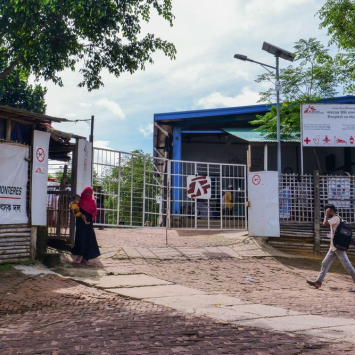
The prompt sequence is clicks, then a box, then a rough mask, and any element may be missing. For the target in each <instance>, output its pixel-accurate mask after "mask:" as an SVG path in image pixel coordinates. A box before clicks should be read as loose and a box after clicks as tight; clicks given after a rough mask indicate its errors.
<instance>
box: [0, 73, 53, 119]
mask: <svg viewBox="0 0 355 355" xmlns="http://www.w3.org/2000/svg"><path fill="white" fill-rule="evenodd" d="M46 92H47V89H46V88H43V87H42V86H41V85H39V84H37V85H30V84H29V83H28V75H27V74H26V73H25V72H24V71H23V70H21V69H19V68H16V69H15V70H13V71H12V72H11V73H9V74H8V75H7V76H6V77H4V78H2V79H0V105H6V106H10V107H14V108H19V109H22V110H27V111H31V112H35V113H41V114H45V113H46V107H47V105H46V104H45V100H44V97H45V94H46Z"/></svg>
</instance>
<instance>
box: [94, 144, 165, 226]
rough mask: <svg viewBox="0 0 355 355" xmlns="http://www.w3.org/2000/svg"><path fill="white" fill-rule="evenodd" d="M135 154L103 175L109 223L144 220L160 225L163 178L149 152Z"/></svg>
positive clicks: (128, 156) (139, 224)
mask: <svg viewBox="0 0 355 355" xmlns="http://www.w3.org/2000/svg"><path fill="white" fill-rule="evenodd" d="M132 153H133V155H127V156H123V157H122V160H121V162H120V165H119V166H115V167H111V168H109V169H108V170H106V171H104V172H103V173H102V174H99V175H101V178H100V180H101V181H100V186H101V187H102V190H103V193H104V195H105V201H104V207H105V223H106V224H118V222H121V223H122V222H123V223H125V224H126V225H135V226H142V224H143V221H144V222H145V221H150V222H152V224H153V225H156V223H157V217H158V215H159V194H160V189H159V188H157V185H158V184H159V183H161V178H160V176H159V175H158V174H157V173H156V172H154V167H153V159H152V158H151V157H150V156H149V155H144V154H143V152H142V151H141V150H135V151H133V152H132ZM144 211H145V212H146V213H145V215H144ZM117 212H118V213H117ZM152 212H153V214H152ZM117 218H119V220H118V219H117Z"/></svg>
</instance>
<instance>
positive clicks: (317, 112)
mask: <svg viewBox="0 0 355 355" xmlns="http://www.w3.org/2000/svg"><path fill="white" fill-rule="evenodd" d="M301 115H302V145H303V146H304V147H355V105H339V104H330V105H328V104H327V105H319V104H307V105H301Z"/></svg>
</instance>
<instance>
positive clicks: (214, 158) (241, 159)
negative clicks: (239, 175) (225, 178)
mask: <svg viewBox="0 0 355 355" xmlns="http://www.w3.org/2000/svg"><path fill="white" fill-rule="evenodd" d="M247 148H248V145H247V144H216V143H214V144H211V143H186V142H184V143H183V144H182V160H188V161H201V162H211V163H225V164H244V165H246V164H247ZM281 157H282V166H283V168H286V167H288V168H290V169H291V170H289V172H290V171H291V172H293V173H297V147H296V146H285V147H282V155H281ZM251 158H252V159H251V171H262V170H264V145H253V146H252V149H251ZM268 170H273V171H276V170H277V148H276V145H272V146H271V145H270V146H268Z"/></svg>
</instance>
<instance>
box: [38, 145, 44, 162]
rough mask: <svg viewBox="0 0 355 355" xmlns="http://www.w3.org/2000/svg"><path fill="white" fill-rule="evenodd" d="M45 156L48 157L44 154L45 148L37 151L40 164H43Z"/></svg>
mask: <svg viewBox="0 0 355 355" xmlns="http://www.w3.org/2000/svg"><path fill="white" fill-rule="evenodd" d="M45 156H46V155H45V153H44V150H43V148H38V149H37V150H36V158H37V160H38V161H39V162H40V163H42V162H43V160H44V157H45Z"/></svg>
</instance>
